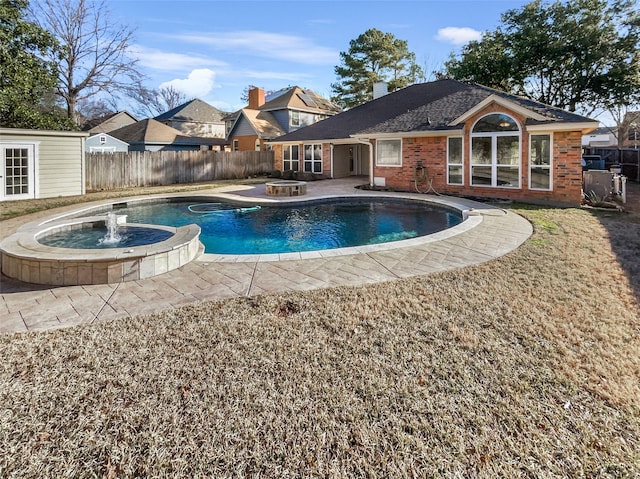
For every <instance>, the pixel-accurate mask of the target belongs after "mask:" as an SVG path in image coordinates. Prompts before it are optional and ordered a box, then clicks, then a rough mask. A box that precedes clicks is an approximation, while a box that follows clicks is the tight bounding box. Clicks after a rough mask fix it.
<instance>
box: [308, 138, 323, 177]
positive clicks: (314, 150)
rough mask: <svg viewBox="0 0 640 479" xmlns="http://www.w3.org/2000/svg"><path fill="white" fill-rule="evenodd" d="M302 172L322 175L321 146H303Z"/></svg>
mask: <svg viewBox="0 0 640 479" xmlns="http://www.w3.org/2000/svg"><path fill="white" fill-rule="evenodd" d="M304 171H308V172H310V173H322V145H321V144H319V143H318V144H315V145H304Z"/></svg>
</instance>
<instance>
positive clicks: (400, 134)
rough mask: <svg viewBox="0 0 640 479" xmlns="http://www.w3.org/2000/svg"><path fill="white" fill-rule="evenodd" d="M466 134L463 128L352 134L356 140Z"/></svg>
mask: <svg viewBox="0 0 640 479" xmlns="http://www.w3.org/2000/svg"><path fill="white" fill-rule="evenodd" d="M463 134H464V130H463V129H462V128H456V129H455V130H428V131H402V132H396V133H370V134H367V135H351V138H355V139H356V140H376V139H381V140H393V139H397V138H422V137H442V136H461V135H463Z"/></svg>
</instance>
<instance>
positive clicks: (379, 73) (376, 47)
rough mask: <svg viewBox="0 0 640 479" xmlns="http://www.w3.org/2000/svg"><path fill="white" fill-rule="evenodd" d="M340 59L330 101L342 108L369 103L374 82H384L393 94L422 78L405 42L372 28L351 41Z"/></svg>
mask: <svg viewBox="0 0 640 479" xmlns="http://www.w3.org/2000/svg"><path fill="white" fill-rule="evenodd" d="M340 58H341V60H342V64H341V65H339V66H336V67H335V72H336V75H337V76H338V77H339V81H338V82H337V83H333V84H332V85H331V90H332V92H333V96H332V97H331V101H333V102H334V103H336V104H337V105H339V106H341V107H342V108H345V109H346V108H351V107H354V106H357V105H360V104H362V103H365V102H366V101H369V100H371V99H372V98H373V84H374V83H377V82H386V83H387V84H388V88H389V91H395V90H398V89H399V88H403V87H405V86H408V85H411V84H413V83H415V82H416V81H419V80H420V79H421V78H424V73H423V72H422V69H421V68H420V67H419V66H418V65H417V64H416V60H415V54H414V53H412V52H409V49H408V46H407V42H406V41H405V40H399V39H397V38H395V37H394V36H393V35H392V34H391V33H383V32H381V31H380V30H376V29H375V28H372V29H369V30H367V31H366V32H364V33H363V34H362V35H360V36H359V37H358V38H356V39H355V40H351V42H350V43H349V51H348V52H340Z"/></svg>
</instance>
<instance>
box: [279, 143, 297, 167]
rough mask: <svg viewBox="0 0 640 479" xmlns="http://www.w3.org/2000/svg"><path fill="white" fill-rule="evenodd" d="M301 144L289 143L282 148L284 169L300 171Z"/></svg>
mask: <svg viewBox="0 0 640 479" xmlns="http://www.w3.org/2000/svg"><path fill="white" fill-rule="evenodd" d="M299 148H300V147H299V146H298V145H289V146H284V147H283V149H282V171H287V170H292V171H298V165H299Z"/></svg>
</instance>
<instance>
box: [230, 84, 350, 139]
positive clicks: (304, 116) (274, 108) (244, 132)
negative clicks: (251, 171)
mask: <svg viewBox="0 0 640 479" xmlns="http://www.w3.org/2000/svg"><path fill="white" fill-rule="evenodd" d="M340 111H341V110H340V108H339V107H337V106H336V105H334V104H333V103H331V102H330V101H329V100H327V99H325V98H322V97H321V96H319V95H318V94H316V93H315V92H314V91H312V90H304V89H302V88H300V87H297V86H294V87H291V88H286V89H284V90H281V91H278V92H276V93H275V94H273V95H272V96H271V98H269V99H268V100H267V99H266V97H265V92H264V89H262V88H257V87H254V88H252V89H251V90H249V104H248V105H247V107H246V108H243V109H242V110H240V111H238V112H236V113H235V114H233V115H229V116H228V117H227V121H228V122H229V132H228V134H227V138H228V139H229V144H230V145H231V149H232V150H233V151H254V150H255V151H260V150H265V149H267V141H269V140H272V139H274V138H277V137H279V136H282V135H284V134H286V133H290V132H292V131H296V130H298V129H299V128H304V127H305V126H308V125H311V124H313V123H316V122H318V121H320V120H323V119H325V118H328V117H330V116H332V115H335V114H336V113H338V112H340Z"/></svg>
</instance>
